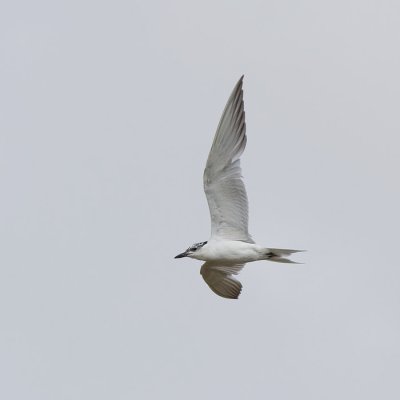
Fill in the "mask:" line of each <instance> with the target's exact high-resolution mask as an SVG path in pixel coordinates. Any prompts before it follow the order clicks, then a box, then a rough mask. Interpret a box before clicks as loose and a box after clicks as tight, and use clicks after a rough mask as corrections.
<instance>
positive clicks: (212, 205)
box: [175, 76, 301, 299]
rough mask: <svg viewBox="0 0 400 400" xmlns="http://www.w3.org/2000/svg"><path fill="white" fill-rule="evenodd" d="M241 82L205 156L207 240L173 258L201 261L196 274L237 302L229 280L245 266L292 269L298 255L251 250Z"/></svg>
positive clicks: (255, 247) (238, 285) (237, 292)
mask: <svg viewBox="0 0 400 400" xmlns="http://www.w3.org/2000/svg"><path fill="white" fill-rule="evenodd" d="M242 86H243V76H242V77H241V78H240V79H239V81H238V83H237V84H236V86H235V87H234V89H233V92H232V94H231V95H230V97H229V99H228V102H227V104H226V106H225V109H224V111H223V113H222V117H221V120H220V121H219V124H218V128H217V132H216V133H215V137H214V141H213V144H212V146H211V150H210V154H209V155H208V159H207V163H206V168H205V170H204V176H203V184H204V191H205V193H206V197H207V201H208V206H209V209H210V216H211V237H210V239H209V240H208V241H206V242H200V243H195V244H193V245H192V246H190V247H189V248H188V249H187V250H185V251H184V252H183V253H181V254H178V255H177V256H176V257H175V258H182V257H190V258H194V259H196V260H202V261H205V263H204V264H203V265H202V267H201V269H200V274H201V275H202V277H203V279H204V280H205V281H206V283H207V285H208V286H209V287H210V289H211V290H212V291H213V292H214V293H216V294H217V295H219V296H221V297H225V298H228V299H237V298H238V297H239V295H240V292H241V290H242V284H241V283H240V282H239V281H238V280H237V279H235V278H234V275H237V274H238V273H239V272H240V271H241V270H242V268H243V267H244V266H245V264H246V263H248V262H252V261H258V260H269V261H275V262H281V263H294V261H291V260H289V259H288V258H287V256H290V255H291V254H293V253H297V252H299V251H301V250H289V249H272V248H269V247H263V246H259V245H257V244H256V243H255V242H254V241H253V239H252V238H251V236H250V234H249V231H248V202H247V194H246V189H245V187H244V183H243V179H242V171H241V168H240V156H241V155H242V153H243V151H244V149H245V147H246V141H247V137H246V123H245V113H244V104H243V89H242Z"/></svg>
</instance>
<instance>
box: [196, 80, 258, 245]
mask: <svg viewBox="0 0 400 400" xmlns="http://www.w3.org/2000/svg"><path fill="white" fill-rule="evenodd" d="M242 85H243V76H242V77H241V78H240V79H239V82H238V83H237V84H236V86H235V88H234V89H233V92H232V94H231V95H230V97H229V99H228V102H227V104H226V106H225V109H224V111H223V113H222V117H221V119H220V122H219V124H218V128H217V132H216V133H215V137H214V141H213V144H212V146H211V150H210V154H209V155H208V159H207V163H206V168H205V170H204V176H203V182H204V191H205V193H206V196H207V201H208V206H209V208H210V215H211V236H212V237H221V238H225V239H230V240H241V241H245V242H249V243H254V242H253V240H252V238H251V236H250V235H249V232H248V201H247V194H246V189H245V186H244V183H243V179H242V172H241V168H240V160H239V159H240V156H241V154H242V153H243V151H244V149H245V147H246V140H247V139H246V123H245V112H244V103H243V89H242Z"/></svg>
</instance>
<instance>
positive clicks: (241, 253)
mask: <svg viewBox="0 0 400 400" xmlns="http://www.w3.org/2000/svg"><path fill="white" fill-rule="evenodd" d="M198 256H199V257H196V258H198V259H200V260H203V261H217V262H218V261H220V262H225V263H237V264H244V263H247V262H251V261H257V260H259V259H260V252H259V249H258V246H257V245H254V244H252V243H245V242H239V241H221V242H214V243H212V242H211V243H210V244H207V245H206V246H204V247H203V248H202V252H201V253H200V254H199V255H198Z"/></svg>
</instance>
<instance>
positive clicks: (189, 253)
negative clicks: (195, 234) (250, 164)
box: [175, 242, 207, 258]
mask: <svg viewBox="0 0 400 400" xmlns="http://www.w3.org/2000/svg"><path fill="white" fill-rule="evenodd" d="M205 244H207V242H200V243H195V244H192V245H191V246H190V247H188V248H187V249H186V250H185V251H184V252H183V253H181V254H178V255H177V256H176V257H175V258H182V257H191V256H193V255H194V254H195V253H196V251H198V250H199V249H201V248H202V247H203V246H204V245H205Z"/></svg>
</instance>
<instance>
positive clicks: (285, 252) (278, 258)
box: [266, 248, 304, 264]
mask: <svg viewBox="0 0 400 400" xmlns="http://www.w3.org/2000/svg"><path fill="white" fill-rule="evenodd" d="M266 250H267V260H269V261H275V262H280V263H288V264H301V263H298V262H296V261H292V260H289V259H288V258H286V257H288V256H290V255H291V254H294V253H300V252H302V251H304V250H290V249H270V248H268V249H266Z"/></svg>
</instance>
